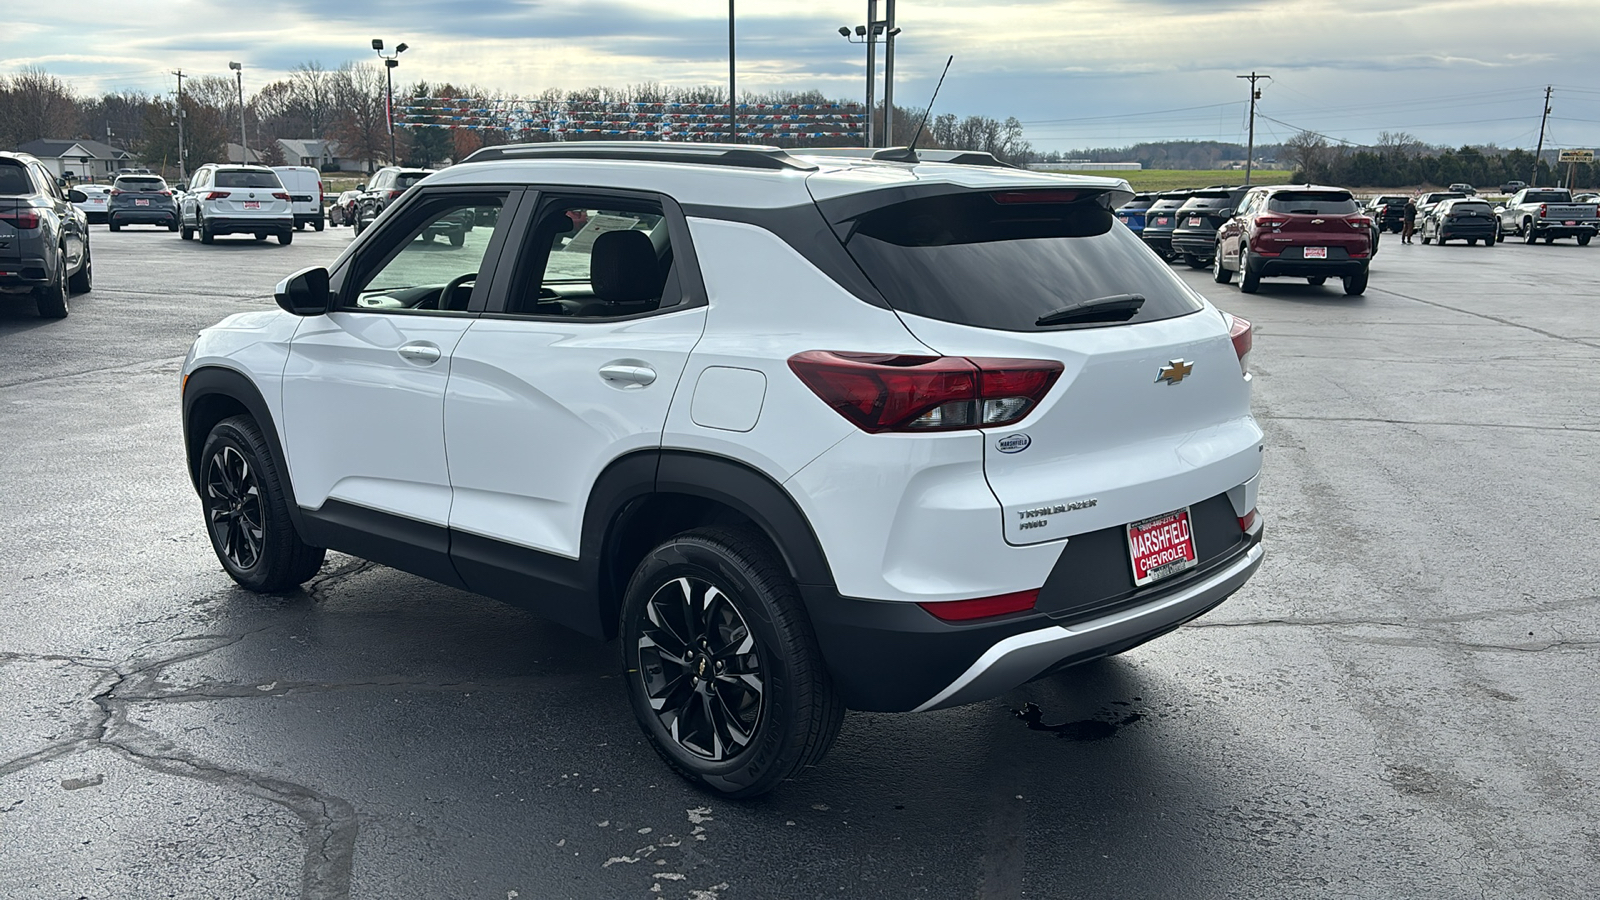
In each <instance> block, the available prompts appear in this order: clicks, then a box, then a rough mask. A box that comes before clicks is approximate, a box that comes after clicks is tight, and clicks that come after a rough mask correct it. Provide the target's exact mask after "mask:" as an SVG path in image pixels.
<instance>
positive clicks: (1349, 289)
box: [1342, 270, 1367, 297]
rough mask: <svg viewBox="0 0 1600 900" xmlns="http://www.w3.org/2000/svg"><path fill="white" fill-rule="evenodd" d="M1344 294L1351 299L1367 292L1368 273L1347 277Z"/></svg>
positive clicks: (1345, 278)
mask: <svg viewBox="0 0 1600 900" xmlns="http://www.w3.org/2000/svg"><path fill="white" fill-rule="evenodd" d="M1342 280H1343V281H1344V292H1345V293H1346V294H1348V295H1349V296H1351V297H1359V296H1361V295H1362V294H1363V293H1365V292H1366V290H1367V273H1366V271H1365V270H1362V272H1361V274H1360V275H1345V276H1343V278H1342Z"/></svg>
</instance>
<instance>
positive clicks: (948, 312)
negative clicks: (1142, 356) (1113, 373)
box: [846, 192, 1201, 331]
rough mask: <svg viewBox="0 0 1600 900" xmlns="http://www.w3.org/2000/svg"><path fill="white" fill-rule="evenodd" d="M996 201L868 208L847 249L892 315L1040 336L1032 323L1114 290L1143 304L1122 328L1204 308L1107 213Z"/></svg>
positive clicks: (966, 198)
mask: <svg viewBox="0 0 1600 900" xmlns="http://www.w3.org/2000/svg"><path fill="white" fill-rule="evenodd" d="M1003 196H1006V195H1005V194H998V195H991V194H989V193H977V192H973V193H962V194H946V195H943V196H938V197H927V198H922V199H917V200H908V201H905V202H903V203H896V204H893V205H890V206H886V207H883V208H881V209H878V210H874V211H872V212H869V213H867V214H865V215H863V216H861V217H859V219H858V220H857V226H856V229H855V231H854V233H853V234H852V235H851V237H850V239H849V242H848V243H847V244H846V249H847V250H848V251H849V253H850V255H851V256H852V257H854V258H855V261H856V262H857V263H858V264H859V265H860V266H861V268H862V270H863V271H864V272H866V274H867V277H868V278H870V279H871V280H872V283H873V284H874V285H875V286H876V287H877V288H878V290H879V291H880V292H881V293H882V294H883V296H884V298H885V299H886V300H888V301H889V305H890V306H892V307H894V308H895V309H897V310H900V311H902V312H907V313H911V314H914V315H919V316H927V317H928V318H931V319H940V320H943V321H946V322H957V323H960V324H963V325H974V326H977V327H980V328H997V329H1003V330H1007V331H1040V330H1045V329H1044V328H1041V327H1040V326H1039V325H1037V324H1036V322H1037V320H1038V319H1039V318H1040V317H1041V316H1044V315H1046V314H1048V313H1052V312H1055V311H1057V310H1061V309H1063V308H1065V307H1068V306H1071V305H1073V304H1077V303H1082V302H1084V301H1086V300H1095V299H1098V298H1101V297H1108V296H1111V295H1114V294H1140V295H1142V296H1143V297H1144V298H1145V302H1144V305H1143V306H1141V307H1140V308H1139V309H1138V311H1137V312H1135V313H1134V314H1133V316H1132V318H1130V319H1128V320H1127V321H1129V322H1149V321H1154V320H1157V319H1166V318H1171V317H1173V316H1181V315H1186V314H1188V313H1191V312H1194V311H1196V310H1198V309H1200V308H1201V305H1200V302H1199V301H1198V300H1197V299H1195V297H1194V295H1193V294H1192V293H1191V292H1190V291H1189V289H1188V288H1187V287H1186V286H1185V285H1184V283H1183V282H1182V281H1181V280H1180V279H1179V278H1178V277H1177V276H1176V275H1174V274H1173V273H1172V271H1171V269H1170V268H1169V267H1168V266H1167V265H1166V264H1164V263H1162V262H1161V261H1160V259H1158V258H1157V257H1155V256H1154V255H1152V254H1151V253H1150V252H1149V251H1148V250H1147V249H1146V248H1145V246H1144V244H1143V242H1141V241H1140V239H1139V238H1138V237H1135V236H1134V234H1133V232H1131V231H1128V230H1127V229H1125V228H1112V227H1111V224H1112V222H1113V221H1115V220H1114V219H1113V218H1112V216H1111V213H1110V212H1109V211H1107V210H1106V209H1104V208H1103V207H1101V206H1099V205H1098V204H1097V203H1096V202H1095V201H1094V200H1093V199H1092V198H1091V199H1087V200H1083V201H1079V202H1069V203H1004V202H1000V201H999V199H998V198H999V197H1003ZM1093 324H1097V325H1105V324H1107V323H1104V322H1099V323H1093ZM1113 324H1115V323H1113Z"/></svg>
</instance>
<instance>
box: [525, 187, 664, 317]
mask: <svg viewBox="0 0 1600 900" xmlns="http://www.w3.org/2000/svg"><path fill="white" fill-rule="evenodd" d="M521 269H522V271H521V273H520V274H519V275H518V281H517V287H516V288H514V289H513V296H512V297H511V301H510V303H509V304H508V305H507V311H508V312H512V313H521V314H526V315H537V316H576V317H579V318H615V317H617V316H630V315H636V314H638V313H646V312H653V311H655V310H657V309H665V308H666V307H669V306H676V305H678V304H679V303H681V302H682V301H683V291H682V289H681V288H680V286H679V281H678V273H677V270H676V264H675V260H674V258H673V253H672V242H671V236H670V234H669V229H668V225H667V220H666V217H665V216H664V215H663V214H662V210H661V206H660V204H658V203H654V202H651V201H645V200H639V201H627V202H618V201H616V200H584V199H581V198H571V199H558V200H552V201H550V202H548V203H546V204H545V205H544V206H543V207H542V208H541V209H540V210H539V214H538V216H537V217H536V218H535V220H534V225H533V228H532V229H530V230H529V233H528V241H527V244H526V245H525V246H524V248H523V252H522V262H521Z"/></svg>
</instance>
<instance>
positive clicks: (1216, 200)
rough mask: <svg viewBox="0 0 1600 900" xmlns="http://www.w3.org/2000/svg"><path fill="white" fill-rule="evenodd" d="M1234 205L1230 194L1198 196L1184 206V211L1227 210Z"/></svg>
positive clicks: (1191, 198)
mask: <svg viewBox="0 0 1600 900" xmlns="http://www.w3.org/2000/svg"><path fill="white" fill-rule="evenodd" d="M1232 205H1233V197H1232V195H1230V194H1196V195H1195V196H1193V197H1190V198H1189V199H1188V201H1187V202H1185V203H1184V204H1183V208H1184V209H1227V208H1228V207H1230V206H1232Z"/></svg>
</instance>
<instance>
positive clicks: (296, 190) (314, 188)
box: [272, 166, 326, 231]
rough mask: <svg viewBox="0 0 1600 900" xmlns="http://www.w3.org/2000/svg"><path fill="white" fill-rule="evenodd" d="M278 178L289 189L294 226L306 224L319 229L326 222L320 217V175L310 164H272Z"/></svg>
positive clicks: (299, 226)
mask: <svg viewBox="0 0 1600 900" xmlns="http://www.w3.org/2000/svg"><path fill="white" fill-rule="evenodd" d="M272 171H274V172H277V173H278V180H279V181H282V182H283V186H284V187H285V188H287V189H288V191H289V204H290V206H291V207H293V209H294V227H295V229H296V230H299V229H301V228H303V227H305V226H306V225H310V226H312V227H313V228H315V229H317V230H318V231H321V230H322V229H323V226H324V225H325V224H326V223H325V222H324V220H323V218H322V175H321V174H320V173H318V172H317V170H316V169H313V168H311V167H310V166H273V167H272Z"/></svg>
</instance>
